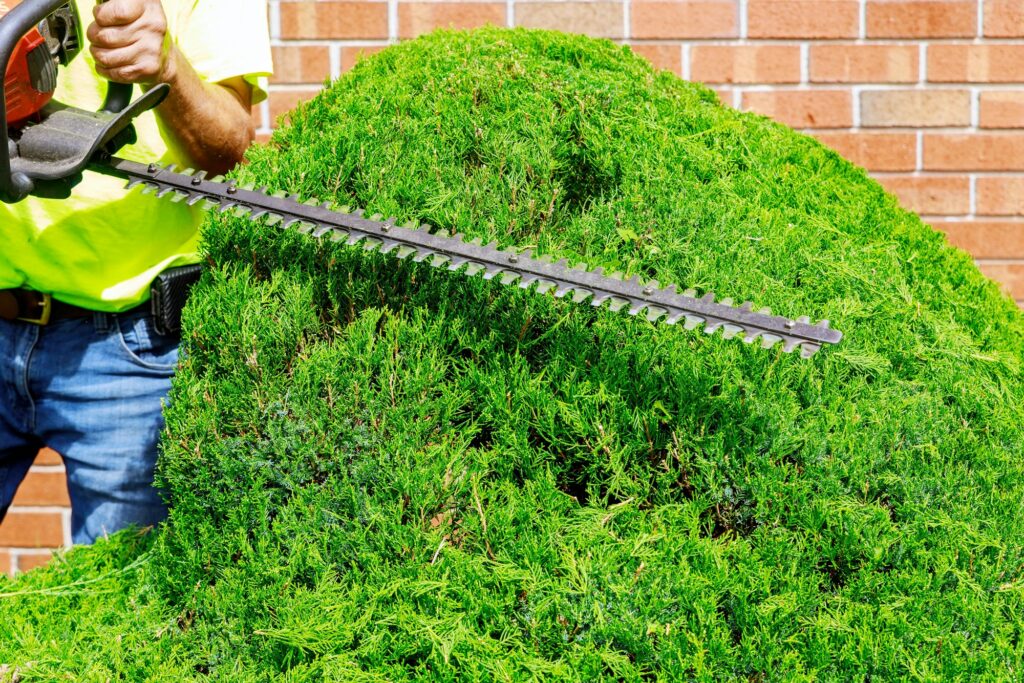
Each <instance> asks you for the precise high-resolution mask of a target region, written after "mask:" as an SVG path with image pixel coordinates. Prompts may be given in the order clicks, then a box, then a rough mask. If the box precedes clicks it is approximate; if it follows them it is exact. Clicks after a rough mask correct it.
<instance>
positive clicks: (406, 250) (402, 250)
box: [395, 244, 416, 259]
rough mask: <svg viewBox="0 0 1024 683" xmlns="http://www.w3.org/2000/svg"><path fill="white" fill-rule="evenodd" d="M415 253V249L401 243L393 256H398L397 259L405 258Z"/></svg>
mask: <svg viewBox="0 0 1024 683" xmlns="http://www.w3.org/2000/svg"><path fill="white" fill-rule="evenodd" d="M415 253H416V250H415V249H413V248H412V247H410V246H406V245H404V244H403V245H402V246H401V247H399V249H398V252H397V253H396V254H395V257H396V258H398V259H406V258H409V257H410V256H412V255H413V254H415Z"/></svg>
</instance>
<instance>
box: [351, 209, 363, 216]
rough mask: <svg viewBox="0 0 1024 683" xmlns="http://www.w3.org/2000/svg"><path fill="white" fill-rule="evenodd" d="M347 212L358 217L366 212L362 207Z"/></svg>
mask: <svg viewBox="0 0 1024 683" xmlns="http://www.w3.org/2000/svg"><path fill="white" fill-rule="evenodd" d="M349 213H351V214H352V215H353V216H359V217H360V218H362V217H363V214H365V213H366V212H365V211H364V210H362V209H356V210H355V211H350V212H349Z"/></svg>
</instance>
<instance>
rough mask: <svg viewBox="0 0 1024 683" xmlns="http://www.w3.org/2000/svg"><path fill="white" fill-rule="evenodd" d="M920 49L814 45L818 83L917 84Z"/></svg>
mask: <svg viewBox="0 0 1024 683" xmlns="http://www.w3.org/2000/svg"><path fill="white" fill-rule="evenodd" d="M919 53H920V50H918V49H917V46H916V45H812V46H811V53H810V61H811V67H810V78H811V81H813V82H815V83H916V82H917V79H918V76H919V65H918V62H919V61H920V58H919Z"/></svg>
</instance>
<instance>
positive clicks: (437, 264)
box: [430, 254, 451, 268]
mask: <svg viewBox="0 0 1024 683" xmlns="http://www.w3.org/2000/svg"><path fill="white" fill-rule="evenodd" d="M450 260H451V256H448V254H434V255H433V256H432V257H431V258H430V265H431V266H433V267H434V268H442V267H444V266H445V265H447V264H448V261H450Z"/></svg>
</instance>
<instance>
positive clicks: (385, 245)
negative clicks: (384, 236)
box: [380, 240, 399, 254]
mask: <svg viewBox="0 0 1024 683" xmlns="http://www.w3.org/2000/svg"><path fill="white" fill-rule="evenodd" d="M381 242H382V243H381V245H380V253H382V254H390V253H391V252H393V251H394V250H395V249H397V248H398V246H399V244H398V242H395V241H394V240H381Z"/></svg>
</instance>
